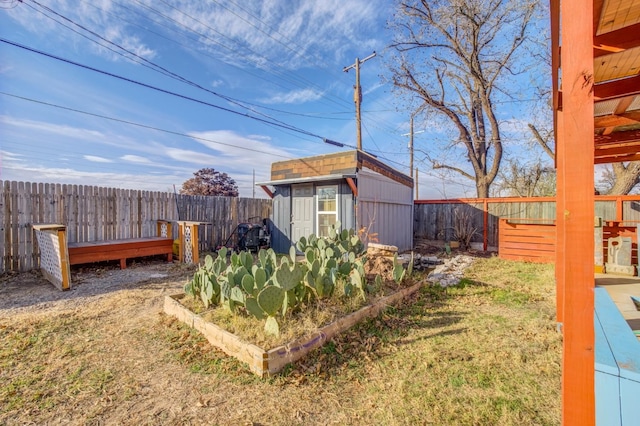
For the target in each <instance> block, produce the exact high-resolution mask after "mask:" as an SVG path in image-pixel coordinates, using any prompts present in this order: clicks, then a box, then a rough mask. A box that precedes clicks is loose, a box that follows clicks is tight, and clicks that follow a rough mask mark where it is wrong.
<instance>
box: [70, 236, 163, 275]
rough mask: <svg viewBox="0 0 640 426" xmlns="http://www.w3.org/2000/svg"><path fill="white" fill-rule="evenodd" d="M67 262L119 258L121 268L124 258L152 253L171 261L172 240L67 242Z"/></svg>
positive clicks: (92, 261) (124, 265)
mask: <svg viewBox="0 0 640 426" xmlns="http://www.w3.org/2000/svg"><path fill="white" fill-rule="evenodd" d="M68 252H69V264H70V265H78V264H83V263H94V262H101V261H106V260H120V266H121V268H124V267H126V263H124V261H125V260H126V259H130V258H134V257H143V256H153V255H167V256H168V257H167V260H168V261H171V256H172V254H173V240H172V239H171V238H160V237H148V238H129V239H121V240H113V241H92V242H84V243H69V246H68Z"/></svg>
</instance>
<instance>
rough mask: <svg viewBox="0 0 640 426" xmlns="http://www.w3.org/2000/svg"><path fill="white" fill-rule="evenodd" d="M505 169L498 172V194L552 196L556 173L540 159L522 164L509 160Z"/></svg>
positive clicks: (554, 190)
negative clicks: (531, 163)
mask: <svg viewBox="0 0 640 426" xmlns="http://www.w3.org/2000/svg"><path fill="white" fill-rule="evenodd" d="M507 164H508V167H507V168H506V170H504V169H505V168H504V167H503V168H502V169H503V170H501V171H500V173H499V181H498V182H497V183H496V189H497V191H498V193H499V194H500V195H506V196H510V197H552V196H554V195H555V194H556V173H555V170H554V169H553V168H552V167H545V166H543V165H542V163H541V162H540V161H538V162H536V163H534V164H533V165H522V164H520V163H519V162H517V161H514V160H511V161H509V162H508V163H507Z"/></svg>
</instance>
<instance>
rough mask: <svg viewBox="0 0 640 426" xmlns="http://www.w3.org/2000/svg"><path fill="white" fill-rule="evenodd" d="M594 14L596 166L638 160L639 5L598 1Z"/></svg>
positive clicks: (618, 0) (630, 0)
mask: <svg viewBox="0 0 640 426" xmlns="http://www.w3.org/2000/svg"><path fill="white" fill-rule="evenodd" d="M593 9H594V10H593V20H594V23H593V31H594V38H593V65H594V83H595V84H594V93H593V94H594V132H595V135H594V139H595V152H594V163H595V164H601V163H614V162H619V161H634V160H640V3H639V2H638V1H634V0H594V1H593ZM558 67H560V64H559V63H558ZM554 75H557V74H555V73H554ZM554 83H555V84H554V85H555V87H558V86H557V84H558V83H557V81H556V82H554ZM560 90H561V89H560ZM556 103H557V105H558V107H559V108H560V109H561V108H562V105H561V103H562V96H561V94H559V96H558V97H557V100H556Z"/></svg>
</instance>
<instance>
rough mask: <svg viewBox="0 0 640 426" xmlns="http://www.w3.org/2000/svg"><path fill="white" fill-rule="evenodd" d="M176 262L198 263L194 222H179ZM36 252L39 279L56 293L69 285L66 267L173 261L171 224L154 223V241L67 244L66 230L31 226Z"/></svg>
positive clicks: (131, 240)
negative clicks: (155, 258)
mask: <svg viewBox="0 0 640 426" xmlns="http://www.w3.org/2000/svg"><path fill="white" fill-rule="evenodd" d="M178 225H179V234H180V253H179V260H180V261H181V262H185V263H198V262H199V255H198V222H180V223H179V224H178ZM33 229H34V231H35V234H36V239H37V241H38V246H39V249H40V269H41V270H42V274H43V276H44V277H45V278H46V279H47V280H48V281H50V282H51V283H52V284H53V285H55V286H56V287H58V289H60V290H68V289H69V288H70V285H71V280H70V271H69V266H70V265H79V264H83V263H93V262H101V261H106V260H119V261H120V268H122V269H124V268H126V267H127V259H131V258H134V257H142V256H152V255H165V256H167V261H169V262H171V261H172V260H173V239H172V238H171V236H172V233H171V222H168V221H158V231H157V232H158V235H159V236H157V237H144V238H128V239H118V240H104V241H91V242H73V243H68V242H67V237H66V227H65V226H64V225H58V224H41V225H33Z"/></svg>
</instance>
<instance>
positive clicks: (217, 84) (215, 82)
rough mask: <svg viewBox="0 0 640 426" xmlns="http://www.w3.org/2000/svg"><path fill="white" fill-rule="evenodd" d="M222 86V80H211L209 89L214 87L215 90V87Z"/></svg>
mask: <svg viewBox="0 0 640 426" xmlns="http://www.w3.org/2000/svg"><path fill="white" fill-rule="evenodd" d="M223 84H224V81H222V80H213V81H212V82H211V87H214V88H215V87H220V86H222V85H223Z"/></svg>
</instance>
